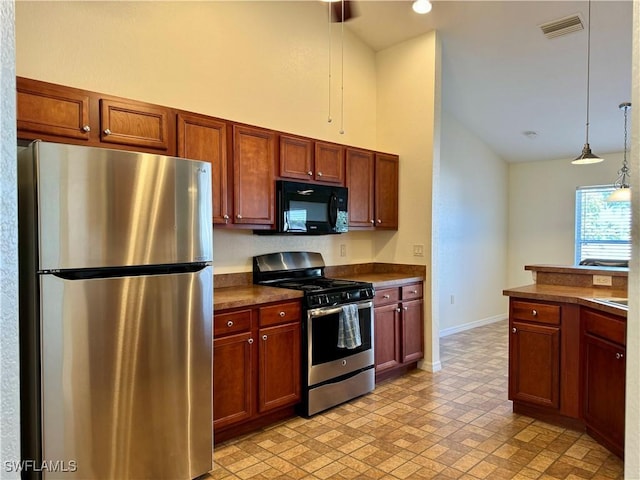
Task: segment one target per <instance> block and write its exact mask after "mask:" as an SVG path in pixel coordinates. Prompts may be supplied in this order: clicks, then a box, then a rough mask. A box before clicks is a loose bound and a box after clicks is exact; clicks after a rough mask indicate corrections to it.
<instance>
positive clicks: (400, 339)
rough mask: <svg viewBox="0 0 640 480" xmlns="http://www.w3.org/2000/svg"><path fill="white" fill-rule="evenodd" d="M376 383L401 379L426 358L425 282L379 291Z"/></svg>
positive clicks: (377, 300)
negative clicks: (423, 295) (393, 378)
mask: <svg viewBox="0 0 640 480" xmlns="http://www.w3.org/2000/svg"><path fill="white" fill-rule="evenodd" d="M373 304H374V321H375V326H374V332H375V334H374V337H375V369H376V380H382V379H386V378H390V377H393V376H396V375H401V374H402V373H404V372H405V371H406V370H408V369H409V368H412V367H415V366H416V363H417V361H418V360H420V359H422V358H423V357H424V315H423V300H422V282H419V283H412V284H408V285H401V286H397V287H391V288H381V289H376V294H375V297H374V300H373Z"/></svg>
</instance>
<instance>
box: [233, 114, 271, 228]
mask: <svg viewBox="0 0 640 480" xmlns="http://www.w3.org/2000/svg"><path fill="white" fill-rule="evenodd" d="M275 158H276V135H275V133H274V132H273V131H271V130H266V129H263V128H257V127H249V126H243V125H234V126H233V206H234V212H233V213H234V215H233V222H234V223H236V224H246V225H251V226H254V227H258V228H259V227H260V226H264V227H265V228H269V227H270V226H274V225H275V206H274V202H275V175H274V168H275V167H274V166H275Z"/></svg>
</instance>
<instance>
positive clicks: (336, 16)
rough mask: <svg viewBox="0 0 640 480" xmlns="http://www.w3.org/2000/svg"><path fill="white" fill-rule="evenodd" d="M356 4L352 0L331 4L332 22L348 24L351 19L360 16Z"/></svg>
mask: <svg viewBox="0 0 640 480" xmlns="http://www.w3.org/2000/svg"><path fill="white" fill-rule="evenodd" d="M354 3H355V2H353V1H351V0H342V1H337V2H333V3H331V21H332V22H337V23H341V22H348V21H349V20H350V19H352V18H355V17H357V16H358V14H357V11H356V10H357V9H356V7H355V5H354ZM343 4H344V18H343V15H342V13H343V10H342V7H343Z"/></svg>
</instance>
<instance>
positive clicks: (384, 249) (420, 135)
mask: <svg viewBox="0 0 640 480" xmlns="http://www.w3.org/2000/svg"><path fill="white" fill-rule="evenodd" d="M440 56H441V47H440V42H439V39H438V37H437V34H436V33H435V32H430V33H427V34H425V35H421V36H419V37H416V38H414V39H411V40H407V41H405V42H402V43H399V44H397V45H395V46H392V47H390V48H387V49H385V50H383V51H380V52H378V54H377V79H378V145H379V149H381V150H386V151H392V152H395V153H398V154H399V155H400V169H399V179H400V180H399V183H400V189H399V199H398V204H399V210H400V211H399V219H398V221H399V224H400V230H399V231H398V232H376V235H375V237H374V244H375V247H374V248H375V257H376V259H377V260H379V261H383V262H398V263H413V264H417V265H427V266H428V263H429V261H430V260H431V251H432V241H431V238H432V230H431V226H432V223H431V220H432V213H431V212H432V196H433V185H434V174H433V172H434V167H435V166H436V164H437V161H438V159H437V155H438V148H437V147H438V142H439V139H438V131H437V128H438V123H439V114H440V69H439V68H438V66H439V62H440ZM416 244H419V245H423V246H424V252H425V254H424V256H423V257H416V256H413V245H416ZM432 275H435V273H434V272H433V270H432V269H430V268H427V279H426V281H425V285H424V287H425V288H424V292H425V296H424V318H425V342H424V343H425V358H424V361H423V362H422V363H421V364H420V367H421V368H424V369H425V370H430V371H434V370H439V369H440V350H439V346H438V323H437V317H436V316H434V315H432V310H433V304H432V298H433V286H432Z"/></svg>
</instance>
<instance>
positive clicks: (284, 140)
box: [279, 135, 344, 185]
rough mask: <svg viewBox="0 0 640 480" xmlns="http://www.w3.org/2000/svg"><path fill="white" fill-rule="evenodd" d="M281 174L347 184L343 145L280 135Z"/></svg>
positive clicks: (284, 176)
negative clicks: (345, 182) (345, 180)
mask: <svg viewBox="0 0 640 480" xmlns="http://www.w3.org/2000/svg"><path fill="white" fill-rule="evenodd" d="M279 173H280V177H282V178H291V179H295V180H302V181H307V182H309V181H313V182H319V183H331V184H336V185H344V147H343V146H342V145H338V144H335V143H327V142H314V141H313V140H311V139H309V138H304V137H297V136H294V135H280V172H279Z"/></svg>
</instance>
